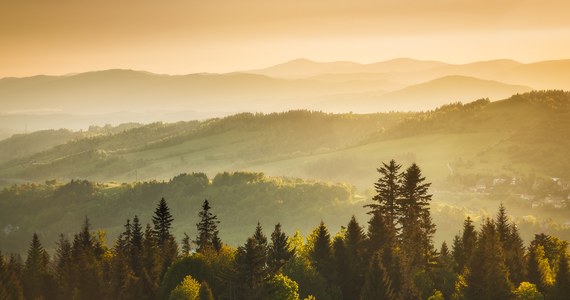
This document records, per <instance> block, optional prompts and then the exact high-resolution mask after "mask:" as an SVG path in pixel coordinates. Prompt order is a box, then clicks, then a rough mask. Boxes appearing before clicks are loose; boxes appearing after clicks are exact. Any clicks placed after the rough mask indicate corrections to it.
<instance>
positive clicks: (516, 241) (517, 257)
mask: <svg viewBox="0 0 570 300" xmlns="http://www.w3.org/2000/svg"><path fill="white" fill-rule="evenodd" d="M510 228H511V230H510V233H509V236H508V238H507V241H506V249H505V253H506V264H507V267H508V268H509V275H510V279H511V281H512V282H513V284H514V285H515V286H518V285H519V284H520V283H521V282H523V281H524V280H525V278H526V264H525V257H524V256H525V247H524V244H523V240H522V238H521V237H520V235H519V231H518V228H517V226H516V225H515V224H514V223H513V224H511V225H510Z"/></svg>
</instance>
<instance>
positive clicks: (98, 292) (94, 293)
mask: <svg viewBox="0 0 570 300" xmlns="http://www.w3.org/2000/svg"><path fill="white" fill-rule="evenodd" d="M71 253H72V258H73V264H74V277H75V278H76V281H75V289H76V290H77V297H78V298H80V299H102V298H104V297H103V270H102V266H101V259H102V255H103V253H102V252H101V247H100V242H99V241H98V240H97V238H96V237H95V236H94V235H93V234H92V233H91V223H90V222H89V219H88V218H85V222H84V223H83V226H82V228H81V231H80V232H79V233H78V234H76V235H75V237H74V239H73V244H72V251H71Z"/></svg>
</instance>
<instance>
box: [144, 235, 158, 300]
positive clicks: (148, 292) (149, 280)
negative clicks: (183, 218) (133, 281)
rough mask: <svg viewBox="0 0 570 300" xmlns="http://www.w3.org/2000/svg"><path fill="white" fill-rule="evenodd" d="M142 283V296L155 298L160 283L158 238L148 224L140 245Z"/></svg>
mask: <svg viewBox="0 0 570 300" xmlns="http://www.w3.org/2000/svg"><path fill="white" fill-rule="evenodd" d="M141 262H142V274H141V279H142V285H143V293H144V298H147V299H155V298H156V296H157V292H158V287H159V285H160V279H161V278H160V272H161V263H162V262H161V260H160V253H159V248H158V240H157V239H156V236H155V234H154V231H153V229H152V227H151V226H150V224H147V225H146V229H145V231H144V241H143V247H142V255H141Z"/></svg>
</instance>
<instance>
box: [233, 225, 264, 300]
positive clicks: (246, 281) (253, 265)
mask: <svg viewBox="0 0 570 300" xmlns="http://www.w3.org/2000/svg"><path fill="white" fill-rule="evenodd" d="M267 248H268V246H267V238H266V237H265V235H264V234H263V231H262V228H261V224H260V223H259V222H258V223H257V227H256V228H255V233H254V234H253V236H252V237H250V238H248V239H247V242H246V244H245V245H244V246H241V247H239V248H238V252H237V254H236V262H237V264H238V269H239V273H240V278H241V280H242V281H243V285H242V288H243V289H244V290H243V292H242V294H243V296H244V297H245V298H246V299H261V298H263V295H264V293H265V290H264V284H265V283H266V281H267V280H268V278H269V276H268V274H269V272H268V268H267Z"/></svg>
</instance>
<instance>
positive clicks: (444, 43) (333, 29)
mask: <svg viewBox="0 0 570 300" xmlns="http://www.w3.org/2000/svg"><path fill="white" fill-rule="evenodd" d="M569 12H570V1H567V0H560V1H554V0H540V1H538V0H532V1H528V0H520V1H514V0H352V1H340V0H281V1H277V0H239V1H238V0H231V1H229V0H207V1H196V0H165V1H156V0H0V77H6V76H30V75H37V74H66V73H73V72H84V71H91V70H101V69H110V68H128V69H137V70H147V71H151V72H156V73H169V74H186V73H193V72H228V71H234V70H244V69H252V68H260V67H265V66H269V65H272V64H276V63H281V62H284V61H287V60H291V59H294V58H299V57H305V58H309V59H313V60H317V61H334V60H350V61H355V62H361V63H368V62H375V61H381V60H386V59H391V58H396V57H411V58H417V59H430V60H442V61H446V62H451V63H464V62H472V61H477V60H488V59H495V58H511V59H515V60H518V61H521V62H533V61H539V60H549V59H562V58H570V57H569V56H570V55H569V53H570V17H569V15H568V14H569Z"/></svg>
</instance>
